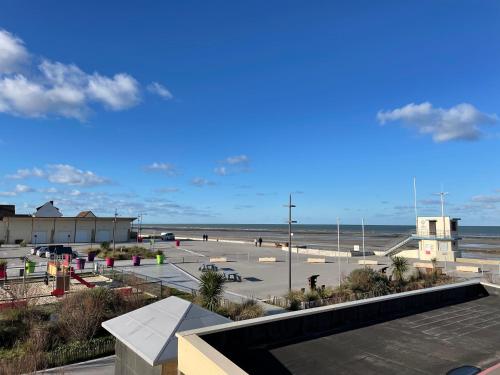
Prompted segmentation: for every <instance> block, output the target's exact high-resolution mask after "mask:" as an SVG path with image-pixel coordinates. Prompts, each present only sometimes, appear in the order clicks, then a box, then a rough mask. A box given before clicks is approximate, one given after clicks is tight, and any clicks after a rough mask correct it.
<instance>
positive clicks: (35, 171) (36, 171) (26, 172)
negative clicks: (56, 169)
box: [7, 167, 45, 180]
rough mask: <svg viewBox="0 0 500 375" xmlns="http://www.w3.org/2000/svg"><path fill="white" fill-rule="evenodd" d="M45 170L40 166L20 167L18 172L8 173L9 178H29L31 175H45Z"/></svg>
mask: <svg viewBox="0 0 500 375" xmlns="http://www.w3.org/2000/svg"><path fill="white" fill-rule="evenodd" d="M44 176H45V172H44V171H43V170H41V169H40V168H36V167H35V168H32V169H29V168H25V169H18V170H17V171H16V173H14V174H10V175H7V178H12V179H15V180H20V179H24V178H29V177H44Z"/></svg>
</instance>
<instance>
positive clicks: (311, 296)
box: [304, 290, 321, 302]
mask: <svg viewBox="0 0 500 375" xmlns="http://www.w3.org/2000/svg"><path fill="white" fill-rule="evenodd" d="M319 299H321V296H320V295H319V293H318V292H317V291H316V290H310V291H308V292H306V293H305V294H304V300H305V301H307V302H312V301H317V300H319Z"/></svg>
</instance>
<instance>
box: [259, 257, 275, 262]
mask: <svg viewBox="0 0 500 375" xmlns="http://www.w3.org/2000/svg"><path fill="white" fill-rule="evenodd" d="M259 262H276V258H275V257H263V258H259Z"/></svg>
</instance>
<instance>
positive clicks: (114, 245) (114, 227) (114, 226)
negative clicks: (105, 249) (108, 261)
mask: <svg viewBox="0 0 500 375" xmlns="http://www.w3.org/2000/svg"><path fill="white" fill-rule="evenodd" d="M117 216H118V213H117V212H116V208H115V218H114V219H113V257H114V256H115V250H116V241H115V233H116V217H117Z"/></svg>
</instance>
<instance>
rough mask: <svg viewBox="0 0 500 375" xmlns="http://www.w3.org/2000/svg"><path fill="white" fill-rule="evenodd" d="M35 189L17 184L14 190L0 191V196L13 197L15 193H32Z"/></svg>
mask: <svg viewBox="0 0 500 375" xmlns="http://www.w3.org/2000/svg"><path fill="white" fill-rule="evenodd" d="M34 191H35V189H33V188H32V187H31V186H28V185H21V184H17V185H16V187H15V188H14V190H12V191H0V196H3V197H15V196H16V195H19V194H23V193H32V192H34Z"/></svg>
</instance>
